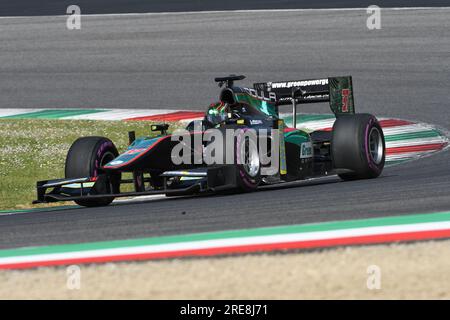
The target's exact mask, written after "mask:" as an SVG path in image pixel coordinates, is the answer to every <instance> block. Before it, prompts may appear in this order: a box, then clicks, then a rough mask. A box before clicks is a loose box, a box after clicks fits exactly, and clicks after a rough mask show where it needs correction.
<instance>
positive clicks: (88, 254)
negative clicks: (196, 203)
mask: <svg viewBox="0 0 450 320" xmlns="http://www.w3.org/2000/svg"><path fill="white" fill-rule="evenodd" d="M447 229H450V221H439V222H427V223H415V224H406V225H391V226H378V227H362V228H352V229H343V230H330V231H316V232H299V233H291V234H275V235H266V236H249V237H238V238H225V239H216V240H200V241H186V242H178V243H169V244H156V245H142V246H133V247H122V248H111V249H93V250H85V251H74V252H64V253H49V254H36V255H28V256H13V257H5V258H0V265H4V264H16V263H27V262H43V261H54V260H65V259H78V258H95V257H108V256H121V255H130V254H146V253H161V252H177V251H183V250H198V249H211V248H221V247H235V246H245V245H262V244H276V243H286V242H299V241H312V240H329V239H337V238H346V237H358V236H372V235H383V234H394V233H404V232H420V231H434V230H447Z"/></svg>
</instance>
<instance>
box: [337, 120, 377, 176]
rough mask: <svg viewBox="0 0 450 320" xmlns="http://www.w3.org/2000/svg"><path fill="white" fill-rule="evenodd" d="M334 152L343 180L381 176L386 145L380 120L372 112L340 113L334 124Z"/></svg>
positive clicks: (339, 174)
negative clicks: (343, 171) (342, 171)
mask: <svg viewBox="0 0 450 320" xmlns="http://www.w3.org/2000/svg"><path fill="white" fill-rule="evenodd" d="M331 154H332V159H333V164H334V167H335V168H336V169H346V170H348V171H349V172H345V173H338V176H339V177H340V178H341V179H343V180H356V179H370V178H376V177H378V176H379V175H380V174H381V172H382V171H383V168H384V163H385V157H386V144H385V140H384V134H383V130H382V129H381V126H380V124H379V122H378V120H377V119H376V118H375V117H374V116H373V115H371V114H364V113H362V114H353V115H342V116H339V117H338V118H337V119H336V121H335V123H334V125H333V135H332V140H331Z"/></svg>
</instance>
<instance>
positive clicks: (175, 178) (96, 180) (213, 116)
mask: <svg viewBox="0 0 450 320" xmlns="http://www.w3.org/2000/svg"><path fill="white" fill-rule="evenodd" d="M244 78H245V77H244V76H235V75H231V76H227V77H221V78H216V79H215V81H216V82H218V83H219V86H220V88H221V90H220V94H219V101H218V102H217V103H214V104H212V105H211V106H210V107H209V108H208V110H207V111H206V113H205V117H204V119H203V120H202V121H198V122H192V123H190V124H189V125H188V126H187V127H186V130H185V132H187V133H185V134H184V137H182V138H181V139H180V137H176V139H174V138H175V135H174V133H172V134H168V133H167V130H168V125H167V124H160V125H152V126H151V130H152V131H154V132H156V131H157V132H159V134H158V135H157V136H150V137H147V136H145V137H138V138H136V137H135V133H134V132H129V133H128V135H129V140H130V144H129V146H128V148H127V149H126V150H125V151H124V152H123V153H121V154H119V152H118V150H117V148H116V147H115V145H114V143H113V142H112V141H111V140H110V139H108V138H106V137H81V138H79V139H77V140H76V141H75V142H74V143H73V144H72V146H71V148H70V150H69V152H68V154H67V158H66V164H65V178H63V179H55V180H46V181H39V182H37V200H35V201H34V203H43V202H55V201H70V200H72V201H75V202H76V203H77V204H79V205H82V206H88V207H90V206H105V205H108V204H110V203H111V202H112V201H113V200H114V198H117V197H134V196H141V195H152V194H165V195H167V196H176V195H187V194H199V193H216V192H222V191H224V190H240V191H245V192H248V191H253V190H256V189H258V187H259V186H261V185H267V184H278V183H284V182H289V181H294V180H304V179H309V178H313V177H318V176H326V175H334V174H337V175H338V176H339V177H340V178H342V179H344V180H354V179H368V178H375V177H378V176H379V175H380V174H381V172H382V170H383V167H384V162H385V141H384V135H383V131H382V130H381V127H380V125H379V123H378V121H377V119H376V118H375V116H373V115H370V114H356V113H355V108H354V101H353V87H352V78H351V77H350V76H346V77H331V78H323V79H314V80H298V81H280V82H264V83H255V84H254V85H253V87H252V88H247V87H241V86H236V85H235V84H234V83H235V82H236V81H239V80H243V79H244ZM316 102H329V105H330V108H331V111H332V112H333V113H334V114H335V116H336V121H335V122H334V125H333V129H332V130H331V131H314V132H306V131H303V130H299V129H297V123H296V119H297V106H298V105H301V104H305V103H316ZM283 105H289V106H291V107H292V119H293V120H292V124H291V126H290V127H288V126H287V125H286V123H285V122H284V121H283V120H282V119H281V118H280V112H279V109H280V108H281V106H283ZM211 130H216V132H220V133H223V134H224V135H225V134H226V132H227V131H230V130H231V131H232V132H233V135H232V136H231V143H227V144H226V145H225V143H222V145H223V146H219V149H217V146H216V149H215V150H214V156H215V159H216V160H217V158H220V159H221V160H222V159H223V160H224V161H215V162H208V161H206V160H205V159H204V158H202V155H204V153H205V150H208V147H209V146H211V145H212V144H213V143H212V142H213V141H212V140H211V139H203V138H204V136H205V135H207V134H208V133H209V132H210V131H211ZM250 132H253V133H254V134H253V135H250V134H248V133H250ZM274 133H275V135H274ZM255 137H256V139H255ZM186 138H188V139H186ZM261 138H266V139H265V140H264V139H261ZM275 140H276V142H277V143H273V142H274V141H275ZM183 141H184V142H183ZM229 141H230V139H229ZM261 141H263V142H261ZM180 146H182V148H184V149H183V150H184V151H186V150H188V154H186V152H185V154H184V155H183V159H185V160H187V161H184V162H180V161H178V160H179V159H175V160H176V161H175V160H174V154H178V152H175V151H176V150H175V149H176V148H177V150H178V149H180V150H181V149H182V148H180ZM199 147H200V148H199ZM263 149H264V152H261V150H263ZM218 150H219V151H218ZM274 155H275V156H274ZM263 158H271V159H272V160H273V159H275V160H276V161H272V162H271V163H269V164H267V163H266V162H265V161H263V160H264V159H263ZM225 160H226V161H225ZM230 160H231V161H230ZM274 163H275V164H276V166H275V167H274ZM269 167H270V169H271V170H268V169H269ZM123 173H131V175H130V177H131V176H132V178H128V179H125V178H124V177H123V176H124V175H123ZM125 184H130V185H132V186H133V188H132V191H126V192H123V191H122V192H121V187H122V186H123V185H125ZM122 189H123V188H122ZM130 189H131V188H128V190H130Z"/></svg>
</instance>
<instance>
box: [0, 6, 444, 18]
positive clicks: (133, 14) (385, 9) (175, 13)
mask: <svg viewBox="0 0 450 320" xmlns="http://www.w3.org/2000/svg"><path fill="white" fill-rule="evenodd" d="M381 9H382V10H383V11H411V10H429V11H430V10H450V7H393V8H385V7H381ZM366 10H367V7H364V8H317V9H313V8H311V9H250V10H209V11H180V12H144V13H137V12H136V13H105V14H81V15H82V16H83V17H120V16H125V17H126V16H158V15H162V16H164V15H195V14H223V13H290V12H306V13H309V12H340V11H341V12H345V11H364V12H366ZM51 17H56V18H61V17H67V15H50V16H11V17H0V19H15V18H19V19H30V18H51Z"/></svg>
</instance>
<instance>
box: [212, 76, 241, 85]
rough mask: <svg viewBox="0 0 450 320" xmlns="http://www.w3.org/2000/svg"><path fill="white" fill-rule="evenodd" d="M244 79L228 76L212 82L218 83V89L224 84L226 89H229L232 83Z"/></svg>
mask: <svg viewBox="0 0 450 320" xmlns="http://www.w3.org/2000/svg"><path fill="white" fill-rule="evenodd" d="M244 79H245V76H244V75H240V76H237V75H235V74H230V75H229V76H228V77H219V78H214V81H215V82H218V84H219V88H222V87H223V85H224V84H225V87H226V88H230V87H232V86H233V84H234V81H237V80H244Z"/></svg>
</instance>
